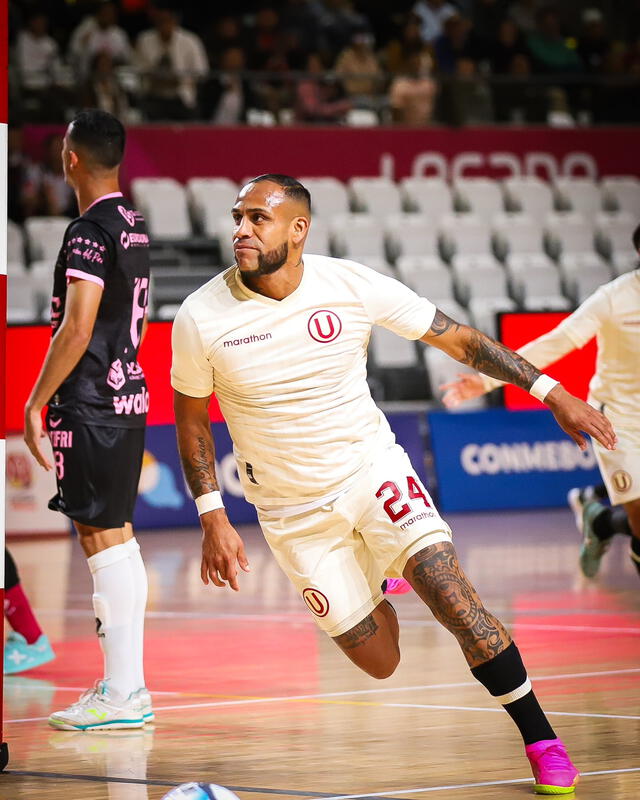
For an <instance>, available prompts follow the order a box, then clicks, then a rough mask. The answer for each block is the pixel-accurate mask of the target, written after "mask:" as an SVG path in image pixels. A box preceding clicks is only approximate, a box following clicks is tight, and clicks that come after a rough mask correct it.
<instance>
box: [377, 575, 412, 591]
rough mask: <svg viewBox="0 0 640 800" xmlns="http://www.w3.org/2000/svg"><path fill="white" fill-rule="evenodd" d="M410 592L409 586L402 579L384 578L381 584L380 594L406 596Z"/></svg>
mask: <svg viewBox="0 0 640 800" xmlns="http://www.w3.org/2000/svg"><path fill="white" fill-rule="evenodd" d="M410 591H411V584H410V583H409V582H408V581H405V579H404V578H385V579H384V581H383V582H382V594H406V593H407V592H410Z"/></svg>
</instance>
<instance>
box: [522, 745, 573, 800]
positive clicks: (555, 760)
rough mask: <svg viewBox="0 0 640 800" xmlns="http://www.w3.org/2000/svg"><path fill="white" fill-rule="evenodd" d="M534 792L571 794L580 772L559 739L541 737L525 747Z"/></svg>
mask: <svg viewBox="0 0 640 800" xmlns="http://www.w3.org/2000/svg"><path fill="white" fill-rule="evenodd" d="M525 752H526V754H527V758H528V759H529V763H530V764H531V769H532V770H533V777H534V780H535V783H534V785H533V791H534V792H535V793H536V794H571V792H573V791H575V788H576V783H578V779H579V777H580V773H579V772H578V770H577V769H576V768H575V767H574V766H573V764H572V763H571V759H570V758H569V755H568V754H567V751H566V749H565V746H564V744H563V743H562V740H561V739H543V740H542V741H541V742H534V744H528V745H527V746H526V747H525Z"/></svg>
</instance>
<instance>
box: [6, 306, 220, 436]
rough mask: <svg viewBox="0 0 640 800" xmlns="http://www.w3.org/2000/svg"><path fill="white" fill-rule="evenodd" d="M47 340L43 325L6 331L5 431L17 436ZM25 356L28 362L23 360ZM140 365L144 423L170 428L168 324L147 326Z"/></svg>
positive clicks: (214, 414)
mask: <svg viewBox="0 0 640 800" xmlns="http://www.w3.org/2000/svg"><path fill="white" fill-rule="evenodd" d="M50 339H51V328H50V327H49V326H47V325H16V326H10V327H9V328H8V329H7V380H6V381H5V402H6V420H7V430H8V431H10V432H12V433H21V432H22V430H23V428H24V404H25V403H26V401H27V398H28V396H29V392H30V391H31V387H32V386H33V384H34V382H35V380H36V378H37V377H38V373H39V372H40V367H41V366H42V361H43V359H44V357H45V354H46V352H47V347H48V346H49V341H50ZM25 354H28V356H29V357H28V358H25ZM140 363H141V365H142V367H143V369H144V373H145V376H146V379H147V386H148V387H149V395H150V397H151V407H150V409H149V416H148V421H149V424H150V425H172V424H173V421H174V418H173V389H172V388H171V384H170V379H169V373H170V369H171V323H170V322H151V323H150V324H149V327H148V328H147V335H146V337H145V340H144V343H143V345H142V347H141V349H140ZM209 410H210V416H211V419H212V421H213V422H220V421H221V420H222V415H221V413H220V408H219V406H218V403H217V401H216V399H215V397H214V398H212V401H211V405H210V407H209Z"/></svg>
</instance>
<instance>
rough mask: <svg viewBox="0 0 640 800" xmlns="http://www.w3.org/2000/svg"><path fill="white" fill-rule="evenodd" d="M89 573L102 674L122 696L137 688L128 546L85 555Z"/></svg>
mask: <svg viewBox="0 0 640 800" xmlns="http://www.w3.org/2000/svg"><path fill="white" fill-rule="evenodd" d="M87 563H88V564H89V569H90V570H91V574H92V576H93V609H94V611H95V615H96V620H97V632H98V637H99V639H100V647H101V648H102V653H103V655H104V677H105V679H107V680H108V681H109V688H110V689H111V690H113V691H114V692H116V693H117V694H118V695H119V696H120V697H121V698H123V699H126V698H127V697H129V695H130V694H131V692H133V691H135V689H136V688H137V687H136V686H134V680H133V660H132V653H131V627H132V622H133V608H134V602H135V591H134V582H133V572H132V569H131V560H130V558H129V552H128V549H127V548H126V547H125V545H123V544H116V545H114V546H113V547H108V548H107V549H106V550H102V551H101V552H99V553H96V554H95V555H94V556H90V557H89V558H88V559H87Z"/></svg>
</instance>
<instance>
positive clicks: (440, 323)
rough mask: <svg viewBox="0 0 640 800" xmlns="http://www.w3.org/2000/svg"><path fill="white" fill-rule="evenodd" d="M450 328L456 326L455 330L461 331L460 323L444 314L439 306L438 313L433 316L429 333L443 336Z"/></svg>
mask: <svg viewBox="0 0 640 800" xmlns="http://www.w3.org/2000/svg"><path fill="white" fill-rule="evenodd" d="M450 328H454V330H456V331H459V330H460V325H459V323H457V322H456V321H455V320H453V319H451V317H448V316H447V315H446V314H443V313H442V311H440V309H439V308H436V315H435V317H434V318H433V322H432V323H431V327H430V328H429V333H431V334H433V335H434V336H442V334H443V333H446V332H447V331H448V330H449V329H450Z"/></svg>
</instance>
